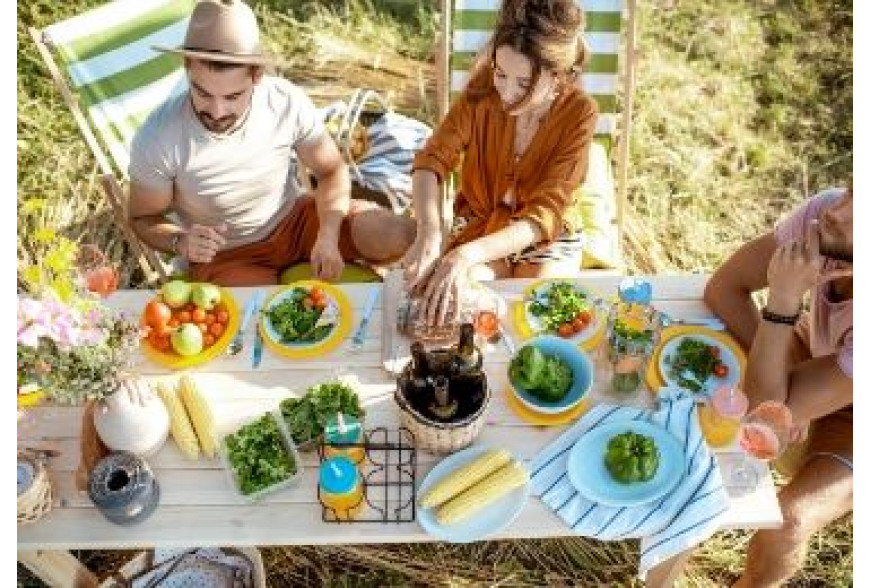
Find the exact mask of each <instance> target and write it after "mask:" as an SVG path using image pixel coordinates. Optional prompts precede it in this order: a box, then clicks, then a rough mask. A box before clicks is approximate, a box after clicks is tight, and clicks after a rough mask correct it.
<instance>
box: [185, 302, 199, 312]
mask: <svg viewBox="0 0 870 588" xmlns="http://www.w3.org/2000/svg"><path fill="white" fill-rule="evenodd" d="M182 310H186V311H187V312H193V311H194V310H196V304H194V303H193V302H188V303H187V304H185V305H184V308H182Z"/></svg>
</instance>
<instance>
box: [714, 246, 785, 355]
mask: <svg viewBox="0 0 870 588" xmlns="http://www.w3.org/2000/svg"><path fill="white" fill-rule="evenodd" d="M774 251H776V238H775V237H774V235H773V233H767V234H765V235H762V236H761V237H758V238H757V239H753V240H752V241H750V242H748V243H746V244H745V245H743V246H742V247H740V249H738V250H737V251H736V252H735V253H734V254H733V255H731V257H729V258H728V259H727V260H726V261H725V263H723V264H722V265H721V266H720V267H719V269H717V270H716V272H715V273H714V274H713V275H712V276H711V277H710V280H709V281H708V282H707V286H706V288H705V289H704V302H705V303H706V304H707V306H709V307H710V310H712V311H713V312H714V313H715V314H716V316H718V317H719V318H721V319H722V321H723V322H724V323H725V326H726V327H728V330H729V331H730V332H731V334H733V335H734V337H735V338H736V339H737V341H738V342H739V343H740V345H741V346H742V347H743V348H744V349H749V348H750V347H751V345H752V339H753V338H754V337H755V330H756V329H757V328H758V321H759V320H761V318H760V314H759V312H758V309H757V308H756V306H755V302H754V301H753V300H752V293H753V292H755V291H757V290H761V289H762V288H765V287H766V286H767V266H768V264H769V263H770V258H771V257H773V252H774Z"/></svg>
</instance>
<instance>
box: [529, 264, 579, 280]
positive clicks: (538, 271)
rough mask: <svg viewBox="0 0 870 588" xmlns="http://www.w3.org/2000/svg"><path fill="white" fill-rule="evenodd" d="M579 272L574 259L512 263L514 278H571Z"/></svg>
mask: <svg viewBox="0 0 870 588" xmlns="http://www.w3.org/2000/svg"><path fill="white" fill-rule="evenodd" d="M579 272H580V264H579V262H578V261H575V260H565V261H548V262H545V263H526V262H520V263H517V264H515V265H514V268H513V277H515V278H573V277H576V276H577V274H578V273H579Z"/></svg>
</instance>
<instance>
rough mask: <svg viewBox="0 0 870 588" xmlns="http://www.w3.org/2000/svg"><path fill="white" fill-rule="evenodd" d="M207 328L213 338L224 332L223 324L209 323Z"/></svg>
mask: <svg viewBox="0 0 870 588" xmlns="http://www.w3.org/2000/svg"><path fill="white" fill-rule="evenodd" d="M208 330H209V332H211V334H212V335H214V337H215V338H218V337H220V336H221V335H223V334H224V324H223V323H214V324H212V325H209V327H208Z"/></svg>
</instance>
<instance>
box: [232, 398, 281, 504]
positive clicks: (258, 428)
mask: <svg viewBox="0 0 870 588" xmlns="http://www.w3.org/2000/svg"><path fill="white" fill-rule="evenodd" d="M224 443H225V444H226V452H227V459H228V460H229V462H230V467H231V468H232V470H233V473H234V474H235V477H236V484H237V486H238V488H239V491H240V492H241V493H242V494H244V495H245V496H247V495H249V494H254V493H256V492H259V491H261V490H265V489H266V488H269V487H270V486H274V485H275V484H280V483H281V482H283V481H285V480H288V479H289V478H291V477H292V476H293V475H294V474H295V473H296V468H297V464H296V462H295V460H294V459H293V455H292V454H291V453H290V451H289V450H288V449H287V447H286V446H285V444H284V439H283V438H282V436H281V431H280V430H278V422H277V421H276V420H275V417H274V416H273V415H272V414H269V413H267V414H265V415H263V416H262V417H260V418H258V419H257V420H255V421H253V422H250V423H248V424H247V425H244V426H243V427H242V428H240V429H239V430H238V431H236V432H235V433H232V434H230V435H227V436H226V437H224Z"/></svg>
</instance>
